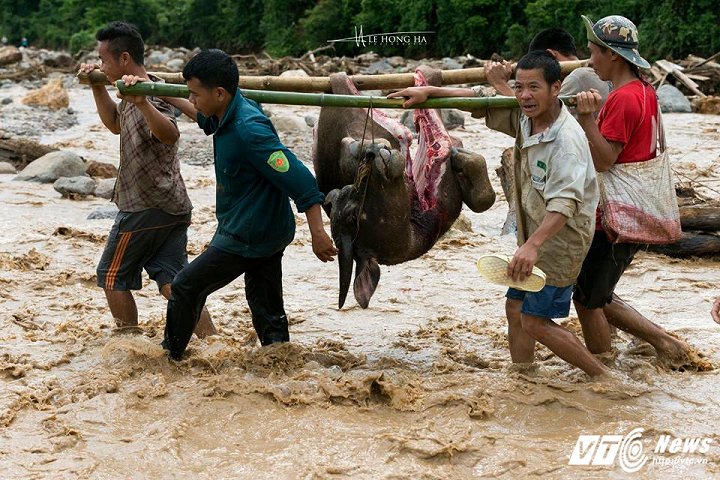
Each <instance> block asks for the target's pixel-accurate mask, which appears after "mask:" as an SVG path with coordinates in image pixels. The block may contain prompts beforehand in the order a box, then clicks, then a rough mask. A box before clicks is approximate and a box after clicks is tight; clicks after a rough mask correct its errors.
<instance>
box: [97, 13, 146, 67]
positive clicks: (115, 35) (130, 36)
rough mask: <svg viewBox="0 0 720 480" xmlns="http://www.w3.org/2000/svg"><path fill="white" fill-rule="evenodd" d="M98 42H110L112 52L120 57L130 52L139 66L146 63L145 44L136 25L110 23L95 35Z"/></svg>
mask: <svg viewBox="0 0 720 480" xmlns="http://www.w3.org/2000/svg"><path fill="white" fill-rule="evenodd" d="M95 39H96V40H97V41H98V42H103V41H106V40H107V42H108V47H109V49H110V52H111V53H112V54H113V55H115V58H117V57H119V56H120V54H121V53H123V52H128V53H129V54H130V57H131V58H132V59H133V61H134V62H135V63H137V64H138V65H143V63H144V61H145V43H144V42H143V39H142V36H141V35H140V32H139V31H138V29H137V27H135V25H132V24H130V23H126V22H110V23H108V24H107V26H106V27H105V28H101V29H100V30H98V32H97V34H96V35H95Z"/></svg>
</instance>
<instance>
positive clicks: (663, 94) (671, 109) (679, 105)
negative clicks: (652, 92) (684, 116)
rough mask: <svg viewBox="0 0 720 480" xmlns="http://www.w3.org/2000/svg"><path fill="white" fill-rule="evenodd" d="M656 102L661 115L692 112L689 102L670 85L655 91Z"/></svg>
mask: <svg viewBox="0 0 720 480" xmlns="http://www.w3.org/2000/svg"><path fill="white" fill-rule="evenodd" d="M657 96H658V102H659V103H660V109H661V110H662V112H663V113H690V112H692V106H691V105H690V101H689V100H688V99H687V98H685V95H683V93H682V92H681V91H680V90H678V89H677V88H675V87H673V86H672V85H669V84H667V83H666V84H665V85H663V86H662V87H660V88H659V89H658V91H657Z"/></svg>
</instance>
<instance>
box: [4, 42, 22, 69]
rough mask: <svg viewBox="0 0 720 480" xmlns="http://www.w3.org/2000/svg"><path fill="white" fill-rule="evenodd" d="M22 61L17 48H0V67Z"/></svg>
mask: <svg viewBox="0 0 720 480" xmlns="http://www.w3.org/2000/svg"><path fill="white" fill-rule="evenodd" d="M20 60H22V52H21V51H20V50H18V49H17V47H13V46H10V47H3V48H0V65H10V64H11V63H16V62H19V61H20Z"/></svg>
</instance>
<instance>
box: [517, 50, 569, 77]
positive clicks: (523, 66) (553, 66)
mask: <svg viewBox="0 0 720 480" xmlns="http://www.w3.org/2000/svg"><path fill="white" fill-rule="evenodd" d="M535 69H540V70H542V72H543V77H544V78H545V81H546V82H547V83H548V85H552V84H553V83H555V82H557V81H558V80H560V63H559V62H558V61H557V60H556V59H555V57H553V56H552V55H550V54H549V53H548V52H547V51H545V50H533V51H532V52H530V53H526V54H525V55H524V56H523V57H522V58H521V59H520V61H519V62H518V63H517V67H516V70H515V71H516V72H517V70H535Z"/></svg>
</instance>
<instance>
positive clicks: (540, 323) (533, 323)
mask: <svg viewBox="0 0 720 480" xmlns="http://www.w3.org/2000/svg"><path fill="white" fill-rule="evenodd" d="M520 321H521V325H522V329H523V330H524V331H525V333H527V334H528V335H530V336H531V337H532V338H534V339H535V340H537V339H539V338H540V337H542V334H543V331H544V330H545V329H546V328H547V322H550V321H551V320H549V319H544V318H540V317H535V316H533V315H521V317H520Z"/></svg>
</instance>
